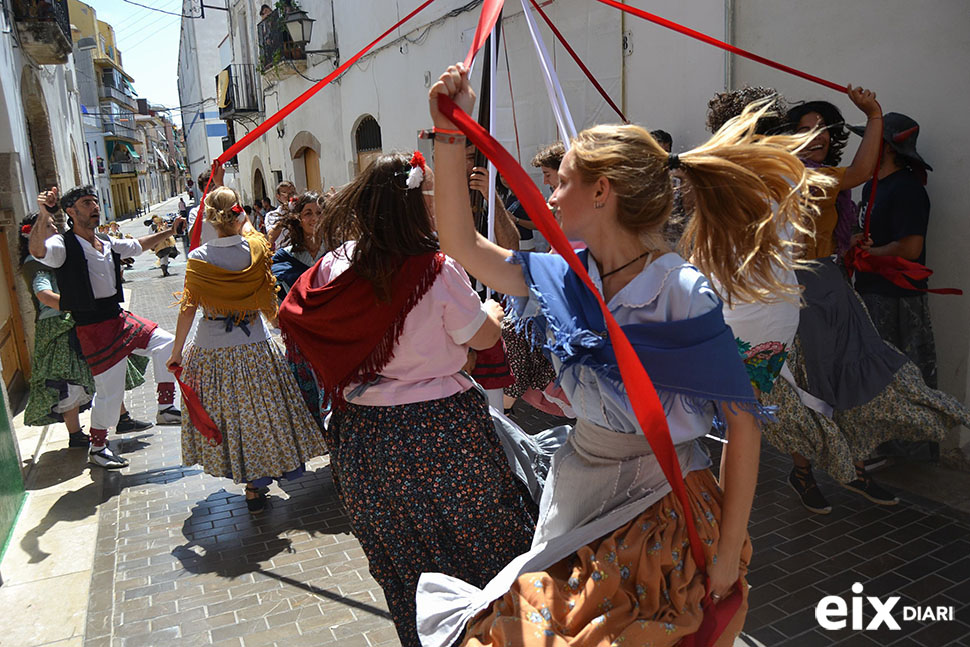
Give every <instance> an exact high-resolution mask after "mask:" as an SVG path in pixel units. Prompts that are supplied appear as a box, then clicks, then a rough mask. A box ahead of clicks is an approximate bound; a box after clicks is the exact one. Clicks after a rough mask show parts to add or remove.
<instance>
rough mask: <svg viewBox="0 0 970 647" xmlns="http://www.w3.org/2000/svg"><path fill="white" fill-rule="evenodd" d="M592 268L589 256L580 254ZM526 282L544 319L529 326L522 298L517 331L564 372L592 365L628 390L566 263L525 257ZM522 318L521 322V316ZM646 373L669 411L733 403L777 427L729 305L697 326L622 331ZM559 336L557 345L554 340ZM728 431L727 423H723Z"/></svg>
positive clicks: (653, 325) (667, 324) (662, 324)
mask: <svg viewBox="0 0 970 647" xmlns="http://www.w3.org/2000/svg"><path fill="white" fill-rule="evenodd" d="M577 255H578V256H579V259H580V261H582V263H583V265H585V266H586V267H589V252H588V251H586V250H583V251H580V252H577ZM516 260H518V261H519V262H520V263H521V264H522V267H523V270H524V275H525V277H526V282H527V283H528V284H529V287H530V290H531V293H532V295H533V297H534V298H535V299H536V301H537V302H538V305H539V310H540V312H539V314H537V315H535V316H534V317H528V318H521V315H522V312H523V310H524V306H525V300H524V299H519V298H515V299H514V302H515V305H516V313H517V315H519V317H520V319H519V321H518V322H517V326H518V327H519V328H520V329H522V328H524V327H525V326H526V325H528V326H529V328H530V329H531V333H532V335H533V336H534V337H533V342H534V343H535V342H544V348H545V349H546V350H547V351H548V352H550V353H552V354H553V355H555V356H556V357H557V358H558V359H559V360H560V361H561V362H562V367H561V369H560V371H559V373H560V375H561V374H562V372H563V371H564V370H566V369H568V368H570V367H573V366H578V365H585V366H588V367H590V368H592V369H593V370H595V371H597V372H598V373H599V374H600V375H602V376H604V377H606V378H608V379H610V380H612V381H613V382H614V383H615V384H617V385H621V384H622V380H621V377H620V370H619V367H618V366H617V363H616V355H615V353H614V352H613V347H612V345H611V344H610V343H609V342H608V339H607V333H606V324H605V322H604V320H603V315H602V312H601V311H600V308H599V305H598V304H597V301H596V297H595V296H593V295H592V294H591V293H590V292H589V290H588V289H587V288H586V286H585V285H583V283H582V281H581V280H580V279H579V277H578V276H577V275H576V274H575V272H573V271H572V270H570V269H569V266H568V265H567V264H566V261H565V260H564V259H563V258H562V257H561V256H557V255H552V254H528V253H525V254H518V255H517V256H516ZM513 316H515V315H513ZM621 328H622V329H623V332H624V333H625V334H626V336H627V338H628V339H629V340H630V343H631V345H632V346H633V349H634V350H635V351H636V353H637V356H638V357H639V358H640V361H641V362H643V367H644V368H645V369H646V371H647V374H648V375H649V376H650V379H651V380H652V381H653V384H654V387H655V388H656V389H657V392H658V394H659V395H660V397H661V400H662V401H663V402H664V406H665V407H666V408H667V411H668V412H669V411H670V408H669V407H670V406H671V404H672V402H673V400H674V397H673V396H682V397H681V400H682V401H683V403H684V406H685V407H687V408H688V410H692V411H701V410H703V409H704V408H705V406H706V405H707V404H708V403H710V402H719V403H725V404H727V405H728V407H729V408H731V410H736V409H741V410H745V411H748V412H750V413H752V414H754V415H755V416H756V417H758V418H760V419H770V410H769V409H768V408H766V407H762V406H761V405H759V403H758V400H757V399H756V398H755V395H754V391H753V390H752V388H751V380H750V378H749V377H748V373H747V371H746V370H745V368H744V362H743V361H742V358H741V355H740V353H739V352H738V346H737V343H736V342H735V339H734V334H733V333H732V332H731V328H730V327H729V326H728V325H727V324H726V323H725V322H724V316H723V314H722V305H721V304H718V307H717V308H714V309H713V310H710V311H709V312H707V313H705V314H702V315H700V316H698V317H693V318H691V319H683V320H679V321H656V322H646V323H638V324H627V325H623V326H621ZM547 331H551V332H552V333H553V335H552V337H551V338H550V337H549V336H548V335H547V334H546V333H547ZM715 424H716V425H717V427H718V428H719V429H720V428H721V427H722V421H721V420H720V419H719V416H716V417H715Z"/></svg>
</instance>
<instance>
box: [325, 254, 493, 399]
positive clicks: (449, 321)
mask: <svg viewBox="0 0 970 647" xmlns="http://www.w3.org/2000/svg"><path fill="white" fill-rule="evenodd" d="M352 250H353V242H348V243H345V244H344V245H343V246H342V247H340V248H338V249H336V250H334V251H333V252H330V253H329V254H327V255H326V256H324V258H323V262H322V263H320V269H319V270H317V274H316V276H315V277H314V279H313V285H314V286H315V287H319V286H322V285H325V284H327V283H328V282H330V281H332V280H333V279H335V278H336V277H338V276H340V274H341V273H342V272H344V271H345V270H346V269H347V268H349V267H350V261H349V256H350V253H351V251H352ZM486 317H487V315H486V313H485V310H484V308H483V305H482V302H481V299H479V298H478V294H476V293H475V291H474V290H473V289H472V286H471V282H470V281H469V280H468V275H467V274H466V273H465V270H464V269H462V267H461V266H460V265H458V263H456V262H455V261H454V260H453V259H452V258H450V257H446V258H445V263H444V266H443V267H442V269H441V273H440V274H439V275H438V278H437V279H436V280H435V282H434V285H432V286H431V289H430V290H428V292H427V293H425V295H424V297H422V298H421V300H420V301H418V304H417V305H416V306H414V309H412V310H411V312H409V313H408V316H407V319H405V320H404V331H403V333H402V334H401V337H400V339H398V343H397V345H396V346H395V347H394V357H393V358H391V361H390V362H388V364H387V366H385V367H384V370H382V371H381V379H380V381H379V382H378V383H376V384H372V385H369V386H367V388H366V390H364V391H363V393H354V391H355V390H356V389H357V388H359V386H360V385H357V384H352V385H350V386H348V387H347V388H346V389H345V390H344V397H345V398H346V399H347V402H350V403H352V404H360V405H366V406H373V407H387V406H394V405H398V404H408V403H411V402H423V401H426V400H437V399H440V398H447V397H448V396H451V395H454V394H456V393H461V392H463V391H466V390H468V389H469V388H470V387H471V382H470V381H469V380H467V379H465V378H464V377H462V376H461V375H459V371H461V367H462V366H464V365H465V362H466V361H467V359H468V347H467V346H466V344H467V343H468V341H469V340H470V339H471V338H472V337H474V336H475V333H476V332H478V329H479V328H481V326H482V324H483V323H485V319H486Z"/></svg>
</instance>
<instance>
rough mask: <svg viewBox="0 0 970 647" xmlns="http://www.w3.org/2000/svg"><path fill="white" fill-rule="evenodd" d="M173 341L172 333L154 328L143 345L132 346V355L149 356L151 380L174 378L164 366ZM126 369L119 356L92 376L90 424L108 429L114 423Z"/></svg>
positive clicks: (117, 416) (122, 395) (116, 417)
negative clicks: (152, 376) (103, 369)
mask: <svg viewBox="0 0 970 647" xmlns="http://www.w3.org/2000/svg"><path fill="white" fill-rule="evenodd" d="M174 341H175V337H174V335H172V333H170V332H167V331H165V330H162V329H161V328H156V329H155V332H153V333H152V336H151V339H149V340H148V346H146V347H145V348H136V349H135V350H133V351H132V353H133V354H135V355H142V356H145V357H151V358H152V368H153V370H154V371H155V383H156V384H161V383H163V382H174V381H175V377H174V376H173V375H172V374H171V373H170V372H169V370H168V368H166V367H165V362H166V361H168V358H169V357H170V356H171V354H172V344H173V342H174ZM127 371H128V358H127V357H126V358H125V359H123V360H121V361H120V362H118V363H117V364H115V365H114V366H112V367H111V368H109V369H108V370H107V371H104V372H103V373H100V374H98V375H95V376H94V390H95V392H94V403H93V405H92V407H91V428H92V429H109V428H111V427H114V426H115V425H117V424H118V418H119V417H121V403H122V402H123V401H124V399H125V374H126V372H127Z"/></svg>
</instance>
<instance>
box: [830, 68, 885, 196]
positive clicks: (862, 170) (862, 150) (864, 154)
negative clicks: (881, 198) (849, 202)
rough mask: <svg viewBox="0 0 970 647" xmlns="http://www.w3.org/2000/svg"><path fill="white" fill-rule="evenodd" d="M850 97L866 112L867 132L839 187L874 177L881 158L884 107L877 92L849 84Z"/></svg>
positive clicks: (850, 185)
mask: <svg viewBox="0 0 970 647" xmlns="http://www.w3.org/2000/svg"><path fill="white" fill-rule="evenodd" d="M849 98H850V99H852V103H854V104H855V105H856V106H857V107H858V108H859V110H861V111H862V112H864V113H866V132H865V133H864V134H863V135H862V143H861V144H859V150H857V151H856V153H855V157H854V158H852V164H850V165H849V167H848V168H846V169H845V175H844V176H842V183H841V184H840V185H839V189H840V190H842V189H851V188H854V187H857V186H859V185H860V184H862V183H863V182H865V181H866V180H868V179H869V178H871V177H872V172H873V171H874V170H875V169H876V162H877V161H878V160H879V140H880V139H882V107H881V106H880V105H879V102H878V101H876V93H875V92H872V91H870V90H865V89H863V88H853V87H852V86H851V85H850V86H849Z"/></svg>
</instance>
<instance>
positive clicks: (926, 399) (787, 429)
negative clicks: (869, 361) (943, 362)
mask: <svg viewBox="0 0 970 647" xmlns="http://www.w3.org/2000/svg"><path fill="white" fill-rule="evenodd" d="M788 362H789V368H790V369H791V371H792V374H793V375H794V377H795V380H796V382H799V384H801V385H804V384H805V383H806V382H805V381H804V380H805V368H804V363H803V362H802V351H801V347H800V345H799V343H798V340H797V339H796V340H795V345H794V347H793V352H792V353H791V354H790V355H789V356H788ZM802 388H804V386H803V387H802ZM761 402H762V404H766V405H774V406H777V407H778V411H777V412H776V415H775V422H765V423H762V431H763V432H764V436H765V440H767V441H768V442H769V443H771V445H772V446H773V447H774V448H775V449H777V450H779V451H782V452H784V453H786V454H789V453H793V452H797V453H799V454H801V455H803V456H805V457H807V458H808V459H809V460H811V461H812V463H813V466H814V467H815V468H816V469H820V470H822V471H824V472H827V473H828V474H829V475H830V476H831V477H832V478H833V479H835V480H836V481H839V482H842V483H847V482H849V481H851V480H853V479H854V478H855V468H854V465H853V464H854V462H855V461H859V460H862V459H865V458H867V457H868V456H869V455H870V454H872V452H873V451H874V450H875V449H876V447H878V446H879V445H881V444H882V443H884V442H886V441H889V440H906V441H925V440H929V441H936V442H939V441H941V440H943V439H944V438H945V437H946V434H947V432H948V431H949V430H950V429H952V428H953V427H955V426H956V425H958V424H963V425H965V426H966V425H970V410H968V409H967V408H966V407H965V406H963V405H962V404H961V403H960V402H959V401H958V400H957V399H956V398H954V397H952V396H950V395H948V394H946V393H943V392H942V391H937V390H935V389H931V388H930V387H928V386H926V383H925V382H924V381H923V376H922V375H921V373H920V370H919V369H918V368H917V367H916V365H915V364H913V363H912V362H906V363H905V364H903V366H902V368H900V369H899V370H898V371H896V374H895V376H894V377H893V380H892V381H891V382H890V383H889V385H888V386H887V387H886V388H885V389H883V390H882V391H880V392H879V394H878V395H876V397H874V398H873V399H872V400H870V401H869V402H867V403H865V404H863V405H860V406H858V407H853V408H851V409H836V410H835V412H834V413H833V415H832V418H827V417H825V416H823V415H822V414H820V413H818V412H817V411H815V410H813V409H810V408H808V407H806V406H805V405H804V404H802V401H801V400H800V399H799V398H798V395H797V394H796V393H795V391H794V389H792V387H791V385H790V384H789V383H788V382H787V381H785V380H778V381H777V382H776V383H775V388H774V389H773V390H772V391H771V393H767V394H762V396H761Z"/></svg>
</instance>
